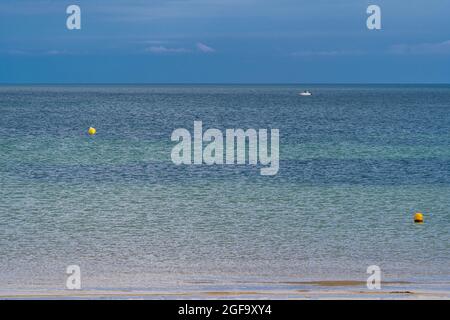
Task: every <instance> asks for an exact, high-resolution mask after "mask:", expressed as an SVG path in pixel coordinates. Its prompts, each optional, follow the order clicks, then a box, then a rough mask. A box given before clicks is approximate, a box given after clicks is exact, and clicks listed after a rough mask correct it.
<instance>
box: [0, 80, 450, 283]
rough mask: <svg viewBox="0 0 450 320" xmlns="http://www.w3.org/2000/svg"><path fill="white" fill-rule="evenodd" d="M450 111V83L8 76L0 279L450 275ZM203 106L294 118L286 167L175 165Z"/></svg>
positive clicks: (1, 112)
mask: <svg viewBox="0 0 450 320" xmlns="http://www.w3.org/2000/svg"><path fill="white" fill-rule="evenodd" d="M303 89H309V90H311V91H312V92H313V93H314V95H313V96H312V97H300V96H298V92H299V91H300V90H303ZM449 114H450V86H309V87H308V88H303V87H300V86H281V85H280V86H250V85H248V86H247V85H246V86H231V85H230V86H181V85H180V86H175V85H174V86H162V85H161V86H15V87H11V86H10V87H8V86H3V87H0V181H1V189H0V198H1V202H0V252H1V258H0V259H1V263H0V287H1V285H3V286H4V287H10V288H19V287H20V288H30V287H33V286H39V285H43V286H46V287H49V288H58V287H59V286H61V285H62V284H64V281H65V280H64V279H65V274H64V270H65V266H66V265H69V264H79V265H80V266H81V267H82V270H84V272H85V274H86V275H87V276H88V279H90V280H89V281H91V282H90V283H91V285H92V286H96V287H133V288H135V287H137V286H139V285H142V286H144V287H146V286H151V287H155V286H162V287H164V285H165V284H164V281H162V280H161V279H163V275H164V276H168V277H169V278H170V279H172V280H173V279H175V280H179V279H181V280H183V279H191V278H196V279H206V278H207V279H210V278H214V279H220V280H221V281H224V282H227V281H228V280H230V279H235V278H239V279H250V278H252V279H264V280H273V281H277V280H279V279H282V278H283V279H284V278H289V279H295V280H299V281H300V280H308V279H362V280H365V279H366V277H367V275H366V268H367V266H369V265H371V264H376V265H379V266H380V267H381V269H382V270H383V274H384V275H385V277H386V278H387V279H404V280H405V279H406V280H410V281H416V282H427V281H428V282H429V281H448V280H449V275H450V273H449V265H450V263H449V262H450V256H449V249H450V242H449V240H450V236H449V230H450V213H449V212H450V116H449ZM195 120H199V121H202V122H203V127H204V130H206V129H207V128H218V129H220V130H223V132H225V129H228V128H242V129H248V128H255V129H259V128H265V129H271V128H276V129H279V131H280V169H279V172H278V174H277V175H275V176H261V175H260V171H259V169H260V166H248V165H226V166H217V165H216V166H206V165H202V166H175V165H174V164H173V163H172V161H171V158H170V153H171V149H172V147H173V146H174V145H175V143H173V142H171V141H170V135H171V133H172V131H173V130H174V129H176V128H180V127H182V128H186V129H188V130H190V131H191V132H193V123H194V121H195ZM90 126H93V127H95V128H96V129H97V135H95V136H94V137H90V136H88V135H87V133H86V132H87V128H88V127H90ZM416 211H421V212H423V213H424V216H425V223H424V224H422V225H415V224H413V223H412V216H413V214H414V212H416Z"/></svg>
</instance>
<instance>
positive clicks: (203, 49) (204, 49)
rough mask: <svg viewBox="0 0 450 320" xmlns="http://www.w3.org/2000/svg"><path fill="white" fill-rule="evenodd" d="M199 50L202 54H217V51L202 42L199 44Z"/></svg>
mask: <svg viewBox="0 0 450 320" xmlns="http://www.w3.org/2000/svg"><path fill="white" fill-rule="evenodd" d="M197 49H198V50H200V51H201V52H204V53H211V52H216V50H215V49H214V48H211V47H209V46H207V45H206V44H204V43H201V42H197Z"/></svg>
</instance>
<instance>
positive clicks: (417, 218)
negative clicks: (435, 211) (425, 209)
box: [414, 212, 423, 223]
mask: <svg viewBox="0 0 450 320" xmlns="http://www.w3.org/2000/svg"><path fill="white" fill-rule="evenodd" d="M414 222H415V223H423V214H422V213H420V212H417V213H416V214H414Z"/></svg>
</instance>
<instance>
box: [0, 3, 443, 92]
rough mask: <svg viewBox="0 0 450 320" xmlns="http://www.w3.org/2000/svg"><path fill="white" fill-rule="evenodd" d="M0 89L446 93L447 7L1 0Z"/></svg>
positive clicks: (434, 4) (441, 4) (421, 4)
mask: <svg viewBox="0 0 450 320" xmlns="http://www.w3.org/2000/svg"><path fill="white" fill-rule="evenodd" d="M74 4H75V5H78V6H79V7H80V8H81V29H80V30H68V29H67V27H66V20H67V18H68V16H69V14H67V13H66V8H67V7H68V6H69V5H74ZM371 4H375V5H378V6H379V7H380V8H381V26H382V28H381V30H369V29H368V28H367V26H366V20H367V18H368V16H369V14H367V12H366V10H367V7H368V6H369V5H371ZM0 83H62V84H63V83H450V1H449V0H433V1H430V0H373V1H366V0H328V1H327V0H314V1H313V0H107V1H106V0H97V1H95V0H78V1H75V0H71V1H66V0H0Z"/></svg>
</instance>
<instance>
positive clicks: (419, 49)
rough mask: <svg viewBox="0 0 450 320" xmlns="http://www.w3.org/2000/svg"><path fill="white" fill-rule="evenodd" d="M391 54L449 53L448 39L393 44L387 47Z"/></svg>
mask: <svg viewBox="0 0 450 320" xmlns="http://www.w3.org/2000/svg"><path fill="white" fill-rule="evenodd" d="M389 53H392V54H418V55H420V54H450V40H446V41H443V42H435V43H418V44H412V45H411V44H395V45H393V46H391V47H390V48H389Z"/></svg>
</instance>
